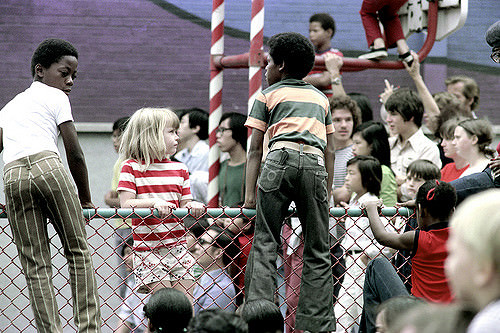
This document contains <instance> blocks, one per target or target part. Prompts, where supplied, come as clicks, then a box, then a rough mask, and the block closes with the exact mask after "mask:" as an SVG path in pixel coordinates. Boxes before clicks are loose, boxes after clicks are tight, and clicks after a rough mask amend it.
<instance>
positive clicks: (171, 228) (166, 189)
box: [117, 159, 193, 251]
mask: <svg viewBox="0 0 500 333" xmlns="http://www.w3.org/2000/svg"><path fill="white" fill-rule="evenodd" d="M142 168H143V163H140V162H138V161H136V160H133V159H129V160H127V161H125V162H123V164H122V169H121V173H120V180H119V182H118V189H117V190H118V191H127V192H132V193H134V194H135V196H136V199H151V198H160V199H163V200H165V201H167V202H172V203H174V204H175V205H176V206H177V207H179V206H180V203H181V201H182V200H190V199H192V198H193V197H192V195H191V189H190V187H189V172H188V169H187V167H186V166H185V165H184V164H182V163H179V162H172V161H170V160H168V159H164V160H161V161H158V160H155V161H154V162H153V163H151V164H150V165H149V167H148V168H147V169H146V170H144V171H141V170H142ZM132 230H133V237H134V250H136V251H148V250H151V249H155V248H161V247H171V246H175V245H178V244H182V243H185V242H186V239H185V234H186V230H185V228H184V225H183V223H182V221H180V220H179V219H178V218H176V217H174V218H166V219H163V220H162V219H159V218H148V219H132Z"/></svg>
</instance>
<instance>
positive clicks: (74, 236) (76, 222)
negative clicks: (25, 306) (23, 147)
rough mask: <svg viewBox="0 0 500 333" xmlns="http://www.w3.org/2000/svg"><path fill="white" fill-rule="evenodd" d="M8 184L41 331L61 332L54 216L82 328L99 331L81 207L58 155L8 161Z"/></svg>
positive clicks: (46, 153) (16, 238)
mask: <svg viewBox="0 0 500 333" xmlns="http://www.w3.org/2000/svg"><path fill="white" fill-rule="evenodd" d="M4 188H5V199H6V202H7V215H8V218H9V223H10V227H11V229H12V234H13V236H14V242H15V244H16V246H17V250H18V252H19V260H20V262H21V265H22V268H23V271H24V276H25V278H26V283H27V286H28V291H29V296H30V304H31V308H32V310H33V313H34V315H35V321H36V326H37V329H38V331H39V332H62V326H61V321H60V319H59V315H58V309H57V304H56V297H55V292H54V287H53V283H52V264H51V255H50V247H49V245H50V244H49V237H48V233H47V219H50V221H51V222H52V224H53V226H54V229H55V230H56V232H57V234H58V236H59V238H60V240H61V243H62V245H63V248H64V255H65V257H66V260H67V261H68V265H69V275H70V284H71V293H72V296H73V315H74V321H75V325H76V327H77V328H78V332H100V331H101V329H100V326H101V315H100V310H99V296H98V294H97V283H96V279H95V276H94V267H93V265H92V259H91V256H90V252H89V249H88V244H87V235H86V232H85V220H84V217H83V214H82V207H81V205H80V202H79V200H78V196H77V194H76V191H75V188H74V185H73V184H72V182H71V179H70V178H69V176H68V174H67V172H66V170H65V169H64V166H63V165H62V163H61V160H60V158H59V156H58V155H57V154H55V153H53V152H49V151H43V152H40V153H37V154H34V155H30V156H27V157H23V158H20V159H18V160H15V161H13V162H11V163H8V164H7V165H6V166H5V168H4Z"/></svg>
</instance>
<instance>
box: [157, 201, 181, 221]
mask: <svg viewBox="0 0 500 333" xmlns="http://www.w3.org/2000/svg"><path fill="white" fill-rule="evenodd" d="M153 208H156V209H158V213H159V214H160V217H161V218H164V217H166V216H168V215H170V213H172V211H173V210H174V209H176V208H177V206H176V205H175V204H174V203H172V202H168V201H165V200H163V199H158V200H157V201H156V202H155V204H154V205H153Z"/></svg>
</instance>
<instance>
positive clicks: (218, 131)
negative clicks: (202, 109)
mask: <svg viewBox="0 0 500 333" xmlns="http://www.w3.org/2000/svg"><path fill="white" fill-rule="evenodd" d="M231 130H232V129H231V128H227V127H219V128H217V133H220V134H224V132H225V131H231Z"/></svg>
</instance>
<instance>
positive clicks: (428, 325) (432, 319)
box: [388, 303, 473, 333]
mask: <svg viewBox="0 0 500 333" xmlns="http://www.w3.org/2000/svg"><path fill="white" fill-rule="evenodd" d="M472 318H473V313H472V312H470V311H467V310H464V309H463V308H461V307H460V305H449V304H447V305H442V304H435V303H434V304H433V303H428V304H422V305H419V306H417V307H416V308H414V309H412V311H410V312H408V313H406V314H405V315H404V316H402V317H399V318H398V320H397V321H396V322H395V323H394V325H393V327H391V328H390V329H389V330H388V332H390V333H403V332H425V333H465V332H466V331H467V326H468V325H469V323H470V322H471V320H472Z"/></svg>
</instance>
